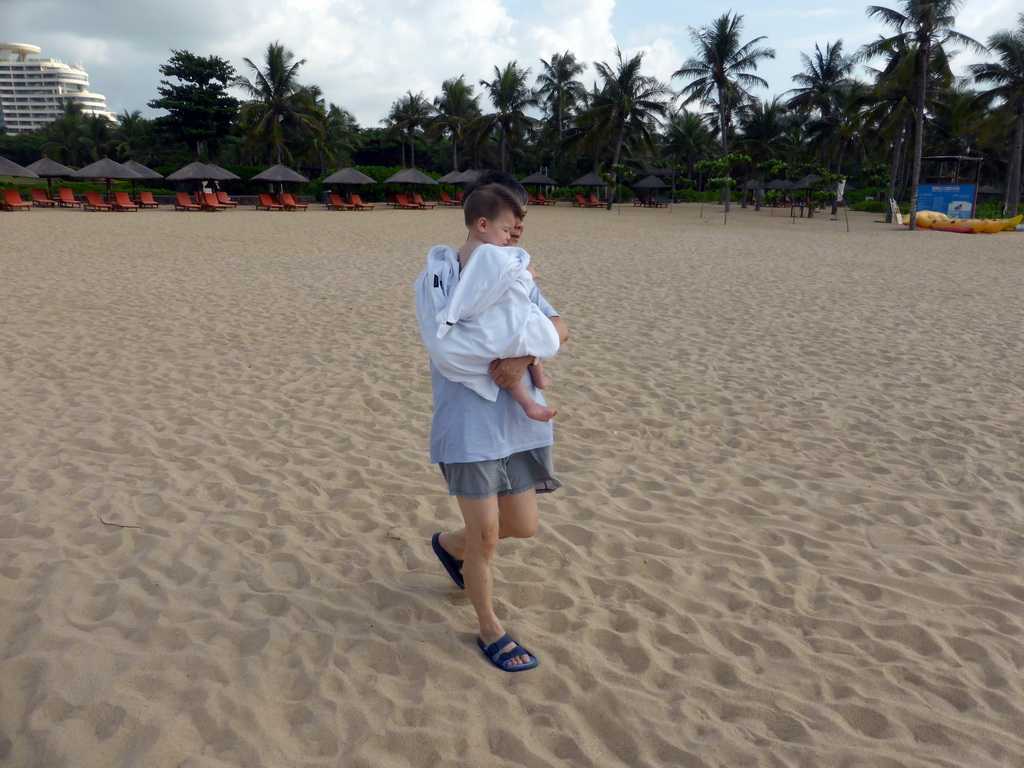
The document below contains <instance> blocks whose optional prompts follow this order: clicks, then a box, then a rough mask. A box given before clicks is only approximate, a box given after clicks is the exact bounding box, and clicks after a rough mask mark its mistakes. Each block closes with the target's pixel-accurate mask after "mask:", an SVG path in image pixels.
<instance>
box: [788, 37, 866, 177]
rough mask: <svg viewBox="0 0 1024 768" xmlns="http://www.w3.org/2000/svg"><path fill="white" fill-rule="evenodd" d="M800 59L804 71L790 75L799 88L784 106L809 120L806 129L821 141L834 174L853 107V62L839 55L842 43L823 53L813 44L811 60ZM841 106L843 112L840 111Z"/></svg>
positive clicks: (790, 92)
mask: <svg viewBox="0 0 1024 768" xmlns="http://www.w3.org/2000/svg"><path fill="white" fill-rule="evenodd" d="M800 58H801V60H802V61H803V64H804V71H803V72H800V73H798V74H796V75H793V81H794V82H795V83H797V85H798V86H799V87H797V88H794V89H793V90H791V91H789V94H791V95H790V98H789V100H788V101H787V102H786V106H788V107H789V108H790V109H796V110H798V111H799V112H802V113H803V114H806V115H811V116H812V118H813V119H812V121H811V123H810V124H809V126H808V128H809V130H810V132H811V134H812V135H815V136H817V137H818V138H819V139H820V140H821V148H822V159H823V161H824V162H826V163H827V164H828V165H830V166H831V165H832V164H833V162H834V165H835V172H836V173H837V174H838V173H840V170H841V168H842V162H843V161H842V151H843V149H844V147H845V144H844V142H843V141H842V134H843V128H844V124H845V125H846V126H847V127H849V121H848V120H846V118H848V117H850V116H851V114H852V111H851V110H852V108H853V107H854V106H855V104H856V100H855V99H854V94H855V93H857V91H856V89H854V85H855V81H854V80H853V79H852V78H851V77H850V75H851V73H852V72H853V68H854V64H855V62H854V59H852V58H850V57H847V56H844V55H843V41H842V40H838V41H836V42H835V43H826V44H825V50H824V51H822V50H821V48H820V47H819V46H818V45H817V44H815V46H814V55H813V57H811V56H808V55H807V54H805V53H801V54H800ZM851 89H853V90H851ZM844 104H845V105H846V109H843V108H842V107H843V105H844ZM847 132H848V131H847ZM829 155H832V157H831V158H830V157H829Z"/></svg>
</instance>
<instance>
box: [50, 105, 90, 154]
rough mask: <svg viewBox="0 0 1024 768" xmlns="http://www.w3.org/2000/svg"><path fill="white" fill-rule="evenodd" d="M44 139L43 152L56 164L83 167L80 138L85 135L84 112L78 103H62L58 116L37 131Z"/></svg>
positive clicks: (82, 151)
mask: <svg viewBox="0 0 1024 768" xmlns="http://www.w3.org/2000/svg"><path fill="white" fill-rule="evenodd" d="M39 133H40V134H41V135H42V136H43V138H44V143H43V152H44V153H46V155H48V156H49V157H52V158H53V159H54V160H56V161H57V162H58V163H64V164H66V165H84V163H82V162H81V160H82V158H83V157H85V153H84V150H83V146H82V137H83V136H84V135H85V111H84V110H83V108H82V105H81V104H79V103H78V102H75V101H71V100H70V99H68V100H67V101H65V102H64V106H63V109H62V111H61V114H60V116H59V117H58V118H57V119H56V120H54V121H53V122H51V123H49V124H47V125H44V126H43V127H42V128H40V129H39Z"/></svg>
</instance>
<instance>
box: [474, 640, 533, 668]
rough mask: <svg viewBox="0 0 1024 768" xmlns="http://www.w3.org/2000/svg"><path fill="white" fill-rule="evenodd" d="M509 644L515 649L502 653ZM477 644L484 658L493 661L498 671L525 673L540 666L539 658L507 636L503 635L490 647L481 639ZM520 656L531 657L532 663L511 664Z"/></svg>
mask: <svg viewBox="0 0 1024 768" xmlns="http://www.w3.org/2000/svg"><path fill="white" fill-rule="evenodd" d="M509 643H512V644H513V648H512V650H510V651H502V650H501V649H502V648H504V647H505V646H506V645H508V644H509ZM476 644H477V645H479V646H480V650H481V651H483V652H484V656H486V657H487V658H488V659H490V660H491V663H492V664H493V665H494V666H496V667H497V668H498V669H503V670H504V671H506V672H525V671H526V670H528V669H534V668H535V667H536V666H537V665H538V664H540V662H539V661H537V657H536V656H534V655H533V654H532V653H530V652H529V651H528V650H526V649H525V648H523V647H522V646H520V645H519V644H518V643H516V641H515V640H513V639H512V638H511V637H509V636H508V635H507V634H506V635H503V636H502V637H501V639H499V640H495V641H494V642H493V643H491V644H490V645H484V641H483V640H481V639H480V638H479V637H478V638H477V639H476ZM519 656H529V657H530V661H528V662H527V663H526V664H510V663H509V662H511V661H512V659H515V658H517V657H519Z"/></svg>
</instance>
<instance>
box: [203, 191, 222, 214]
mask: <svg viewBox="0 0 1024 768" xmlns="http://www.w3.org/2000/svg"><path fill="white" fill-rule="evenodd" d="M199 205H200V207H201V208H202V209H203V210H204V211H226V210H227V209H228V206H226V205H223V204H221V202H220V201H219V200H218V199H217V195H215V194H214V193H213V192H204V193H203V195H202V197H201V198H199Z"/></svg>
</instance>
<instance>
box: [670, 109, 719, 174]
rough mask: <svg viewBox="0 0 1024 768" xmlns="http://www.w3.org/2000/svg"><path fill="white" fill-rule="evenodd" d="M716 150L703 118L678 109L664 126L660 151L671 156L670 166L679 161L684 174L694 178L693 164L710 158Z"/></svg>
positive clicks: (712, 135)
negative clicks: (684, 170)
mask: <svg viewBox="0 0 1024 768" xmlns="http://www.w3.org/2000/svg"><path fill="white" fill-rule="evenodd" d="M715 148H716V142H715V137H714V134H713V133H712V131H711V130H710V129H709V128H708V126H707V123H706V122H705V121H704V118H703V117H701V116H700V115H697V114H694V113H693V112H687V111H686V110H685V109H679V110H678V111H677V112H676V113H675V114H674V115H672V116H671V117H670V118H669V121H668V124H667V125H666V126H665V131H664V136H663V138H662V143H661V151H662V152H663V153H666V152H667V153H668V154H669V155H671V156H672V164H673V165H675V163H676V159H677V158H678V159H681V160H682V161H683V162H684V163H685V164H686V174H687V176H688V177H689V178H691V179H692V178H693V177H694V164H695V163H697V162H698V161H700V160H708V159H710V158H711V156H712V154H713V153H714V150H715Z"/></svg>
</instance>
